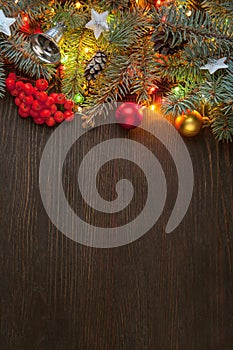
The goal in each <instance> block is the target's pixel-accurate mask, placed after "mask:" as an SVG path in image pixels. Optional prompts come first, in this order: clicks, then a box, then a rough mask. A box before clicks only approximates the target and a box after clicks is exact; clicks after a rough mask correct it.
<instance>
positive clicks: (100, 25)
mask: <svg viewBox="0 0 233 350" xmlns="http://www.w3.org/2000/svg"><path fill="white" fill-rule="evenodd" d="M107 17H108V11H105V12H103V13H98V12H96V11H95V10H93V9H91V21H90V22H88V23H87V24H86V25H85V27H86V28H88V29H92V30H94V35H95V38H96V39H99V37H100V35H101V33H102V32H104V31H105V30H108V23H107Z"/></svg>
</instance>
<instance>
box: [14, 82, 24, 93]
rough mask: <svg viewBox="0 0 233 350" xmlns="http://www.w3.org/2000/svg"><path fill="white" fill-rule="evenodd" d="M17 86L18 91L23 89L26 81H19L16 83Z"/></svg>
mask: <svg viewBox="0 0 233 350" xmlns="http://www.w3.org/2000/svg"><path fill="white" fill-rule="evenodd" d="M15 88H16V89H17V90H18V91H22V90H24V83H23V82H22V81H17V82H16V83H15Z"/></svg>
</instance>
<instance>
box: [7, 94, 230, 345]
mask: <svg viewBox="0 0 233 350" xmlns="http://www.w3.org/2000/svg"><path fill="white" fill-rule="evenodd" d="M52 132H53V130H52V129H49V128H47V127H39V126H36V125H35V124H33V123H32V122H30V121H29V120H23V119H21V118H19V117H18V116H17V111H16V107H15V106H14V105H13V103H12V99H11V98H6V99H5V100H4V101H2V102H1V107H0V133H1V137H0V147H1V148H0V149H1V152H0V199H1V203H0V230H1V234H0V299H1V303H0V321H1V323H0V330H1V337H0V348H1V349H2V350H50V349H51V350H53V349H56V350H74V349H75V350H77V349H78V350H95V349H98V350H105V349H106V350H112V349H113V350H144V349H146V350H154V349H155V350H232V348H233V293H232V292H233V288H232V277H233V275H232V269H233V264H232V260H233V259H232V245H233V241H232V236H233V219H232V213H233V186H232V185H233V175H232V174H233V172H232V171H233V144H232V145H226V144H219V143H217V142H216V141H215V140H214V138H213V136H212V135H211V133H210V132H209V130H203V131H202V133H201V134H200V136H198V137H195V138H192V139H187V140H186V141H185V142H186V144H187V147H188V149H189V152H190V155H191V158H192V161H193V166H194V172H195V187H194V196H193V199H192V202H191V205H190V208H189V211H188V213H187V215H186V217H185V219H184V220H183V222H182V223H181V224H180V226H179V227H178V228H177V229H176V231H175V233H173V234H171V235H166V234H165V232H164V227H165V224H166V223H167V220H168V217H169V215H170V210H171V208H172V205H173V202H174V199H175V196H176V193H177V192H176V188H177V186H176V185H177V176H176V171H175V167H174V164H172V161H171V159H170V158H169V155H168V154H167V151H166V149H165V148H164V147H163V146H162V145H160V143H159V142H158V140H156V139H155V138H153V137H152V136H151V135H149V134H146V133H145V132H143V131H142V130H139V129H137V130H133V131H131V132H130V133H129V134H126V133H125V132H124V130H121V129H120V128H119V127H117V126H115V125H112V126H108V127H99V128H97V129H95V130H91V131H90V132H89V133H88V135H86V136H84V137H83V138H82V140H81V141H80V142H79V144H78V149H79V155H78V157H77V155H76V151H75V149H74V150H73V149H72V150H71V151H70V153H69V156H68V157H67V160H66V163H65V169H64V187H65V190H66V193H67V197H68V198H69V200H70V202H71V204H72V205H73V206H74V207H75V206H76V207H77V208H76V209H77V212H78V214H79V215H80V216H81V217H83V218H85V217H86V218H87V219H88V218H89V217H90V215H89V214H90V208H88V207H87V206H86V205H85V203H81V202H80V200H79V201H78V196H79V193H78V192H77V191H75V188H76V186H75V185H74V184H73V182H74V181H76V179H75V173H76V169H77V168H76V166H77V165H78V162H80V161H81V159H82V157H83V156H84V154H85V153H86V152H87V150H88V149H89V148H90V147H91V146H92V145H94V144H97V143H98V142H99V141H100V140H103V139H108V138H112V137H116V136H117V137H130V138H132V139H134V140H137V141H139V142H141V143H143V144H144V145H146V146H147V147H148V148H149V149H151V150H152V151H153V152H156V155H157V157H158V159H160V160H161V163H162V166H163V169H164V172H165V174H166V177H167V179H168V193H169V195H168V196H170V199H169V200H168V201H167V202H166V208H165V210H164V212H163V214H162V216H161V218H160V219H159V221H158V222H157V224H156V225H155V226H154V227H153V228H152V229H151V230H150V231H149V232H148V233H147V234H146V235H144V236H143V237H142V238H141V239H139V240H138V241H136V242H134V243H132V244H130V245H127V246H123V247H119V248H114V249H95V248H88V247H85V246H82V245H79V244H77V243H75V242H73V241H71V240H69V239H68V238H67V237H65V236H63V235H62V234H61V233H60V232H59V231H58V230H57V229H56V228H55V227H54V226H53V225H52V223H51V222H50V220H49V218H48V216H47V214H46V212H45V210H44V208H43V205H42V201H41V197H40V192H39V186H38V170H39V164H40V158H41V155H42V151H43V149H44V146H45V144H46V142H47V140H48V138H49V136H50V135H51V134H52ZM76 146H77V145H76ZM74 148H75V147H74ZM76 150H77V147H76ZM77 158H78V160H77ZM74 165H75V167H74ZM119 169H123V170H119ZM90 171H91V170H90ZM121 171H122V173H121ZM122 174H123V175H124V177H125V178H128V179H130V180H132V182H133V184H134V188H135V197H134V199H133V201H132V203H131V206H130V208H129V211H128V214H127V215H131V217H132V218H133V217H134V216H135V215H137V213H139V212H140V211H141V209H142V208H143V204H144V203H145V200H146V195H147V193H146V191H147V187H146V184H145V179H144V177H143V175H142V172H141V171H140V169H137V167H135V169H134V168H133V165H132V163H128V162H126V161H125V162H123V163H122V164H121V166H119V163H117V161H115V162H110V163H108V164H107V165H106V166H105V167H104V168H103V169H102V171H101V174H100V176H99V178H98V183H99V191H100V193H101V195H102V196H103V197H104V198H106V199H109V200H110V199H112V197H111V196H112V194H114V193H115V192H114V188H115V184H116V181H117V179H119V178H121V177H122V176H123V175H122ZM87 181H88V179H87ZM155 181H156V179H155ZM75 183H76V182H75ZM77 202H78V203H79V204H78V205H75V203H76V204H77ZM92 217H93V215H92ZM122 218H124V216H122V215H121V216H120V217H117V216H116V217H113V216H110V217H107V215H103V216H101V215H96V216H94V217H93V220H94V221H95V222H96V224H97V225H98V224H99V225H109V222H110V223H111V225H116V224H119V223H121V220H123V219H122Z"/></svg>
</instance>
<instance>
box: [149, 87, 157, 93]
mask: <svg viewBox="0 0 233 350" xmlns="http://www.w3.org/2000/svg"><path fill="white" fill-rule="evenodd" d="M156 90H157V88H156V87H155V86H153V87H152V88H150V90H149V94H153V93H154V92H155V91H156Z"/></svg>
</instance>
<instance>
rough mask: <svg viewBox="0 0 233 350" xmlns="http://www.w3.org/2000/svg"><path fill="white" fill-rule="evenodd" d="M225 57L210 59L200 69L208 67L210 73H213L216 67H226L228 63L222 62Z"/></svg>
mask: <svg viewBox="0 0 233 350" xmlns="http://www.w3.org/2000/svg"><path fill="white" fill-rule="evenodd" d="M226 59H227V57H223V58H220V59H218V60H211V61H210V62H209V63H208V64H206V65H204V66H202V67H200V69H208V71H209V72H210V74H213V73H215V72H216V71H217V70H218V69H221V68H228V65H227V64H225V63H224V62H225V61H226Z"/></svg>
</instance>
